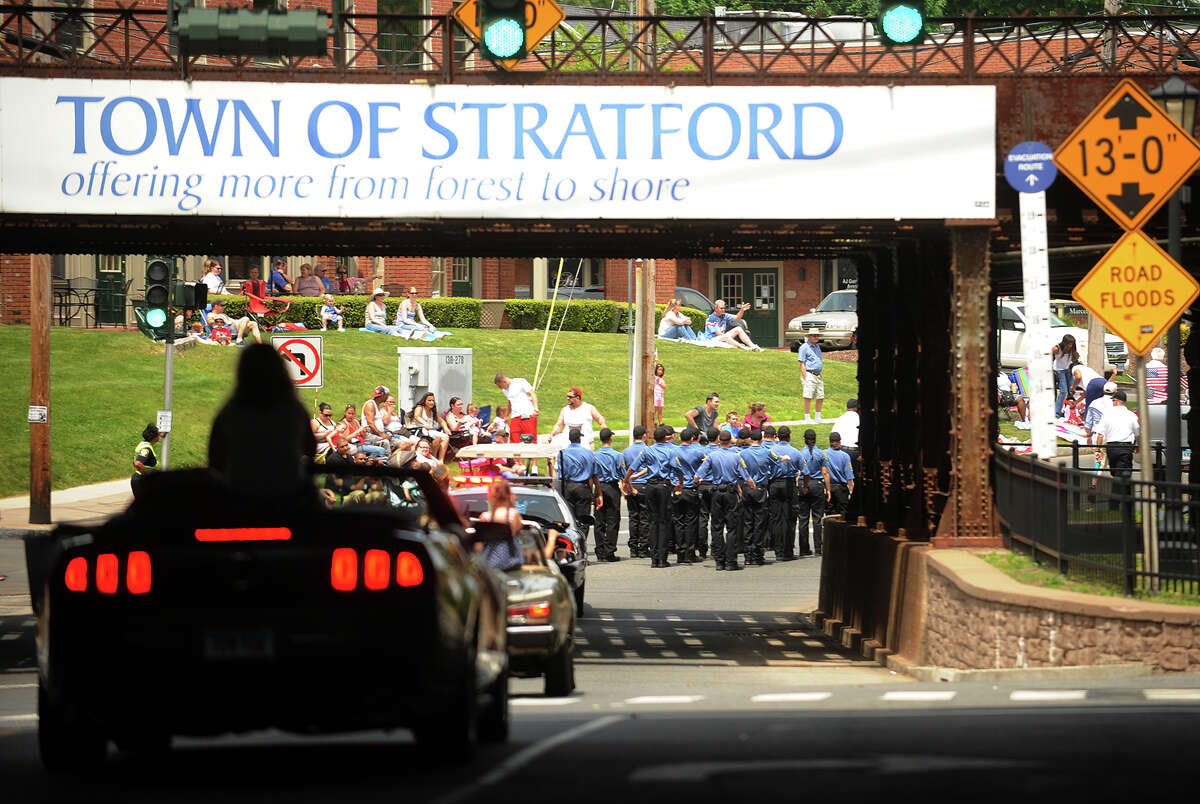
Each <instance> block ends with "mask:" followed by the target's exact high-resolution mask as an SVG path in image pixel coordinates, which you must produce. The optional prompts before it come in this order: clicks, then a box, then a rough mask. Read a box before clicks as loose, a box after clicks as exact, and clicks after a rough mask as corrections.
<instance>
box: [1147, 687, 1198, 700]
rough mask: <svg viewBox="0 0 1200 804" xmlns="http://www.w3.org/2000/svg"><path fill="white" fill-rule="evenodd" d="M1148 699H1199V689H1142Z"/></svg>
mask: <svg viewBox="0 0 1200 804" xmlns="http://www.w3.org/2000/svg"><path fill="white" fill-rule="evenodd" d="M1142 693H1143V694H1144V695H1145V696H1146V700H1148V701H1200V690H1185V689H1159V690H1142Z"/></svg>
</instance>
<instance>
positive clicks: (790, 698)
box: [750, 692, 833, 703]
mask: <svg viewBox="0 0 1200 804" xmlns="http://www.w3.org/2000/svg"><path fill="white" fill-rule="evenodd" d="M831 697H833V693H832V692H769V693H764V694H762V695H755V696H754V697H753V698H751V699H750V701H751V703H813V702H816V701H826V700H829V698H831Z"/></svg>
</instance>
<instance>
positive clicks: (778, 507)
mask: <svg viewBox="0 0 1200 804" xmlns="http://www.w3.org/2000/svg"><path fill="white" fill-rule="evenodd" d="M794 485H795V483H794V482H793V481H792V479H791V478H790V477H779V478H776V479H774V480H772V481H771V484H770V485H769V486H768V487H767V489H768V497H769V501H768V503H767V517H768V519H769V520H770V522H771V549H772V550H774V551H775V557H776V558H782V557H784V556H786V555H790V554H791V552H792V549H791V548H792V540H791V539H790V538H789V537H790V536H791V531H789V530H788V521H789V520H790V521H792V522H795V519H794V516H795V515H794V514H793V513H792V495H793V494H794V493H795V492H794V491H793V490H792V489H793V486H794Z"/></svg>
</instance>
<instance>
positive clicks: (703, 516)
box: [696, 481, 713, 558]
mask: <svg viewBox="0 0 1200 804" xmlns="http://www.w3.org/2000/svg"><path fill="white" fill-rule="evenodd" d="M696 491H697V493H698V494H697V496H698V497H699V500H700V504H699V505H698V506H697V520H696V551H697V552H699V553H700V557H701V558H703V557H704V556H706V555H708V512H709V509H710V508H712V496H713V486H712V483H709V482H708V481H704V482H703V483H701V484H700V485H699V486H698V487H697V489H696Z"/></svg>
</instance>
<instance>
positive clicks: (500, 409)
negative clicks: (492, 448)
mask: <svg viewBox="0 0 1200 804" xmlns="http://www.w3.org/2000/svg"><path fill="white" fill-rule="evenodd" d="M508 418H509V408H508V405H497V406H496V415H495V416H493V417H492V420H491V421H490V422H488V426H487V431H488V435H490V436H491V437H492V440H493V441H495V442H496V443H497V444H507V443H508V438H509V436H508Z"/></svg>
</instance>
